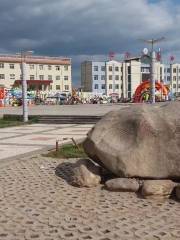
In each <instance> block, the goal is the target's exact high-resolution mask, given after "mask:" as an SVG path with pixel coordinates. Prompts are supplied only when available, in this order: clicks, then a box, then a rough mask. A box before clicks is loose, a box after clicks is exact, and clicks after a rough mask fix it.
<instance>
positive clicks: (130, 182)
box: [105, 178, 139, 192]
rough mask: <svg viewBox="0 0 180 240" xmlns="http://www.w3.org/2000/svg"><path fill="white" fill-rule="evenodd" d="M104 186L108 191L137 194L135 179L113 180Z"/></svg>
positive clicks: (137, 187) (137, 188) (137, 186)
mask: <svg viewBox="0 0 180 240" xmlns="http://www.w3.org/2000/svg"><path fill="white" fill-rule="evenodd" d="M105 186H106V188H107V189H108V190H110V191H120V192H137V191H138V190H139V184H138V182H137V181H136V180H135V179H130V178H115V179H111V180H109V181H107V182H106V183H105Z"/></svg>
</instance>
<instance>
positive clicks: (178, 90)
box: [164, 63, 180, 96]
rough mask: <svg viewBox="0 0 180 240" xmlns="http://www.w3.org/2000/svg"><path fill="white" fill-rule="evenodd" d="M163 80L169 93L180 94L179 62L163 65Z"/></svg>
mask: <svg viewBox="0 0 180 240" xmlns="http://www.w3.org/2000/svg"><path fill="white" fill-rule="evenodd" d="M164 80H165V83H166V84H167V85H168V86H169V88H170V90H171V93H172V94H173V95H175V96H179V95H180V64H179V63H172V64H169V65H165V67H164Z"/></svg>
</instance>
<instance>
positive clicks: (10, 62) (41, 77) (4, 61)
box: [0, 55, 72, 92]
mask: <svg viewBox="0 0 180 240" xmlns="http://www.w3.org/2000/svg"><path fill="white" fill-rule="evenodd" d="M22 60H23V59H22V57H21V56H18V55H0V85H3V86H5V87H6V88H12V87H13V86H19V85H21V81H22V76H21V63H22ZM25 62H26V71H27V74H26V76H27V85H28V89H30V90H44V91H62V92H71V91H72V80H71V59H69V58H60V57H42V56H27V57H26V58H25Z"/></svg>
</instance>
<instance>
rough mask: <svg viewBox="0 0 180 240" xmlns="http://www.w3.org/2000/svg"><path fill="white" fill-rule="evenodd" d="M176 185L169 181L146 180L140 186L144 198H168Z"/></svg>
mask: <svg viewBox="0 0 180 240" xmlns="http://www.w3.org/2000/svg"><path fill="white" fill-rule="evenodd" d="M176 185H177V184H176V183H174V182H173V181H171V180H146V181H144V183H143V186H142V196H143V197H145V198H169V197H170V195H171V193H172V191H173V189H174V187H175V186H176Z"/></svg>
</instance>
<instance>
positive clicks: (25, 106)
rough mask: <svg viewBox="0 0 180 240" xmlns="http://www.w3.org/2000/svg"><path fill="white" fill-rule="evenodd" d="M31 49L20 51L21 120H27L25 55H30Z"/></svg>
mask: <svg viewBox="0 0 180 240" xmlns="http://www.w3.org/2000/svg"><path fill="white" fill-rule="evenodd" d="M33 53H34V52H33V51H21V53H20V56H21V76H22V104H23V122H28V106H27V68H26V57H27V56H31V55H32V54H33Z"/></svg>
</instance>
